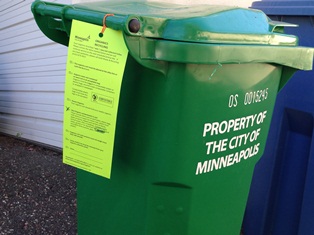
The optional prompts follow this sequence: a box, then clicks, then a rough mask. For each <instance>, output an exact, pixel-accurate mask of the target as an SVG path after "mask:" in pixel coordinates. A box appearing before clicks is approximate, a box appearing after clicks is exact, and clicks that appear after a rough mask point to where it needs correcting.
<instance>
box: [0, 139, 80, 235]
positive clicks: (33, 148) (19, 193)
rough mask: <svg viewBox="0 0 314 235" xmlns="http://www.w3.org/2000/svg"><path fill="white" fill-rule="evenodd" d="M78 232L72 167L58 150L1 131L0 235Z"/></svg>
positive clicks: (50, 234) (51, 234)
mask: <svg viewBox="0 0 314 235" xmlns="http://www.w3.org/2000/svg"><path fill="white" fill-rule="evenodd" d="M7 234H14V235H26V234H31V235H37V234H38V235H45V234H49V235H54V234H56V235H66V234H68V235H72V234H77V218H76V176H75V169H74V168H73V167H70V166H67V165H65V164H63V163H62V154H61V151H58V150H52V149H48V148H45V147H42V146H38V145H36V144H33V143H29V142H26V141H23V140H19V139H15V138H12V137H9V136H6V135H1V134H0V235H7Z"/></svg>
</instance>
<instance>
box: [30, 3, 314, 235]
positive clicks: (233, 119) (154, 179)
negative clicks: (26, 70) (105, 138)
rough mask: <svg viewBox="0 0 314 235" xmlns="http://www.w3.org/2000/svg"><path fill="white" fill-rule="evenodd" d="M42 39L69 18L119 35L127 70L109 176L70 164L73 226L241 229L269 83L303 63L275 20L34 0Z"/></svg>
mask: <svg viewBox="0 0 314 235" xmlns="http://www.w3.org/2000/svg"><path fill="white" fill-rule="evenodd" d="M32 11H33V14H34V17H35V20H36V22H37V24H38V26H39V27H40V29H41V30H42V31H43V33H44V34H45V35H47V37H49V38H51V39H52V40H54V41H56V42H58V43H61V44H63V45H68V42H69V35H70V32H71V23H72V20H74V19H75V20H80V21H84V22H88V23H92V24H96V25H99V26H102V25H103V18H104V16H105V15H106V14H114V15H113V16H110V17H107V18H106V22H105V24H106V26H107V27H109V28H111V29H114V30H120V31H122V32H123V35H124V40H125V44H126V46H127V48H128V50H129V55H128V58H127V64H126V67H125V72H124V77H123V82H122V87H121V93H120V102H119V110H118V120H117V124H116V135H115V143H114V154H113V163H112V173H111V179H106V178H102V177H99V176H97V175H94V174H91V173H88V172H85V171H82V170H77V190H78V191H77V200H78V232H79V234H80V235H82V234H88V235H90V234H103V235H209V234H210V235H215V234H216V235H233V234H234V235H238V234H240V230H241V224H242V218H243V214H244V210H245V205H246V200H247V196H248V192H249V188H250V183H251V178H252V174H253V170H254V166H255V164H256V163H257V162H258V160H259V159H260V158H261V156H262V155H263V151H264V147H265V142H266V138H267V133H268V129H269V126H270V122H271V118H272V112H273V108H274V102H275V99H276V95H277V93H278V91H279V90H280V89H281V88H282V87H283V86H284V84H285V83H286V82H287V81H288V80H289V78H290V77H291V76H292V74H293V73H294V72H295V71H297V70H299V69H302V70H310V69H311V68H312V59H313V50H312V49H311V48H304V47H298V46H297V45H298V39H297V38H296V37H295V36H292V35H286V34H283V28H284V27H285V26H287V27H289V26H291V27H294V25H289V24H286V23H283V22H273V21H270V20H269V19H268V18H267V17H266V16H265V14H264V13H263V12H261V11H257V10H250V9H242V8H236V7H229V6H209V5H201V6H182V5H173V4H166V3H156V2H140V1H134V2H133V1H103V2H96V3H88V4H82V5H60V4H54V3H47V2H41V1H36V2H34V3H33V5H32Z"/></svg>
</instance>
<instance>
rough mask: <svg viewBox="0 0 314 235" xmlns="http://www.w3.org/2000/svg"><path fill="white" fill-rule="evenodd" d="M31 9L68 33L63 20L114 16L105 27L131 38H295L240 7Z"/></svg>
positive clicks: (40, 5)
mask: <svg viewBox="0 0 314 235" xmlns="http://www.w3.org/2000/svg"><path fill="white" fill-rule="evenodd" d="M32 10H33V13H34V15H35V18H36V14H39V15H41V16H45V15H47V14H50V15H51V14H52V15H54V16H56V17H60V18H61V19H62V21H63V26H62V27H64V30H65V31H70V29H69V28H68V29H67V20H72V19H77V20H82V21H85V22H90V23H94V24H99V25H102V24H103V17H104V15H106V14H114V16H108V17H107V18H106V25H107V26H108V27H111V28H113V29H118V30H123V31H124V32H125V34H126V35H132V36H141V37H148V38H160V39H167V40H176V41H184V42H201V43H220V44H221V43H225V44H228V43H232V44H235V43H237V44H263V45H290V46H295V45H297V44H298V39H297V37H296V36H292V35H285V34H282V32H283V27H284V26H295V25H291V24H286V23H283V22H273V21H271V20H270V19H269V18H268V17H267V16H266V15H265V14H264V13H263V12H262V11H259V10H252V9H246V8H238V7H230V6H213V5H192V6H185V5H176V4H169V3H157V2H143V1H132V2H130V1H102V2H93V3H86V4H80V5H63V6H62V5H60V4H51V3H45V2H40V1H38V2H35V4H33V7H32ZM37 18H38V17H37ZM50 20H52V19H50ZM54 23H57V22H54ZM51 25H53V24H51ZM68 27H70V26H68Z"/></svg>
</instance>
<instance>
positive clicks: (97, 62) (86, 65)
mask: <svg viewBox="0 0 314 235" xmlns="http://www.w3.org/2000/svg"><path fill="white" fill-rule="evenodd" d="M100 30H101V27H100V26H97V25H93V24H88V23H85V22H80V21H76V20H73V22H72V29H71V36H70V43H69V49H68V59H67V69H66V84H65V98H64V124H63V162H64V163H65V164H68V165H71V166H74V167H77V168H79V169H82V170H86V171H89V172H91V173H94V174H97V175H100V176H103V177H106V178H110V174H111V164H112V155H113V146H114V136H115V128H116V120H117V111H118V104H119V96H120V88H121V83H122V77H123V73H124V68H125V64H126V58H127V54H128V50H127V48H126V45H125V43H124V40H123V35H122V32H121V31H115V30H112V29H110V28H107V29H106V31H105V32H104V35H103V37H99V31H100Z"/></svg>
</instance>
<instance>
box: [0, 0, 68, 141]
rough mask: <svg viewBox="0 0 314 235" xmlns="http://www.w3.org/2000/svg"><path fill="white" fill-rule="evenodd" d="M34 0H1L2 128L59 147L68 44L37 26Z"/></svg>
mask: <svg viewBox="0 0 314 235" xmlns="http://www.w3.org/2000/svg"><path fill="white" fill-rule="evenodd" d="M32 2H33V1H32V0H0V12H1V15H0V132H3V133H7V134H10V135H15V136H20V137H22V138H26V139H29V140H32V141H38V142H41V143H44V144H48V145H52V146H55V147H62V119H63V90H64V77H65V68H66V65H65V64H66V54H67V48H66V47H65V46H61V45H58V44H56V43H53V42H52V41H51V40H49V39H47V38H46V37H45V36H44V35H43V34H42V32H41V31H40V30H39V29H38V27H37V25H36V23H35V21H34V20H33V15H32V13H31V10H30V6H31V3H32ZM59 2H62V3H70V1H59Z"/></svg>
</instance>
